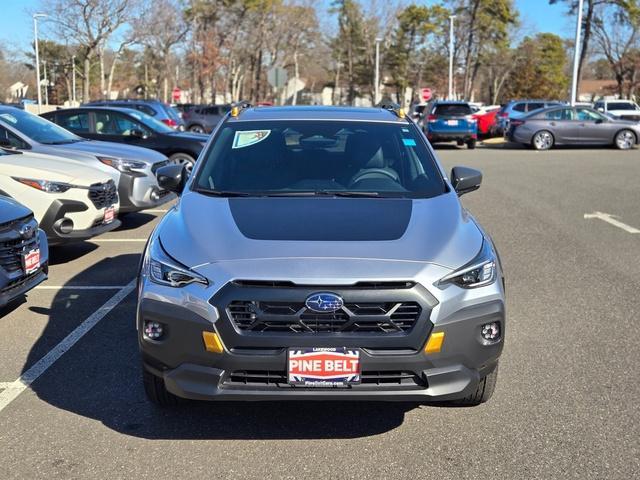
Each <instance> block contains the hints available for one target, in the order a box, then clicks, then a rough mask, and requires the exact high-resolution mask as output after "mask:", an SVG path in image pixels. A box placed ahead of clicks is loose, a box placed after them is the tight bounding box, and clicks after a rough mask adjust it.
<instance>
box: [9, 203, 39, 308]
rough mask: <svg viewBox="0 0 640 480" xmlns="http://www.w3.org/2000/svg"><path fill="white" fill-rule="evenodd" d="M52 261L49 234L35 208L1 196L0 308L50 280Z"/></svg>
mask: <svg viewBox="0 0 640 480" xmlns="http://www.w3.org/2000/svg"><path fill="white" fill-rule="evenodd" d="M48 262H49V249H48V244H47V236H46V235H45V233H44V232H43V231H42V230H40V229H39V228H38V222H37V221H36V220H35V218H34V217H33V213H32V212H31V210H29V209H28V208H27V207H25V206H24V205H21V204H20V203H18V202H16V201H14V200H12V199H11V198H9V197H6V196H4V195H0V308H2V307H4V306H5V305H7V304H8V303H10V302H12V301H13V300H15V299H16V298H18V297H20V296H22V295H24V294H25V293H26V292H28V291H29V290H31V289H32V288H33V287H35V286H36V285H38V284H39V283H41V282H43V281H44V280H46V278H47V272H48ZM0 314H1V313H0Z"/></svg>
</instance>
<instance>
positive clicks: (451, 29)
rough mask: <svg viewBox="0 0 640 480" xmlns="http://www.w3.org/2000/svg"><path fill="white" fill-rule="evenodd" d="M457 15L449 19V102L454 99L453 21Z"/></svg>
mask: <svg viewBox="0 0 640 480" xmlns="http://www.w3.org/2000/svg"><path fill="white" fill-rule="evenodd" d="M455 18H456V16H455V15H451V16H450V17H449V95H448V96H447V98H448V99H449V100H452V99H453V20H454V19H455Z"/></svg>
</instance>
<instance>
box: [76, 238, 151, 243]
mask: <svg viewBox="0 0 640 480" xmlns="http://www.w3.org/2000/svg"><path fill="white" fill-rule="evenodd" d="M88 241H89V242H95V243H109V242H140V243H142V242H146V241H147V239H146V238H91V239H89V240H88Z"/></svg>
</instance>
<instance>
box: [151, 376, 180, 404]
mask: <svg viewBox="0 0 640 480" xmlns="http://www.w3.org/2000/svg"><path fill="white" fill-rule="evenodd" d="M142 383H143V385H144V393H145V394H146V395H147V399H148V400H149V401H150V402H151V403H153V404H154V405H158V406H159V407H174V406H176V405H177V404H178V397H176V396H175V395H174V394H173V393H170V392H169V391H168V390H167V388H166V387H165V386H164V380H163V379H162V378H160V377H156V376H155V375H154V374H153V373H151V372H148V371H147V370H146V369H145V368H144V367H143V368H142Z"/></svg>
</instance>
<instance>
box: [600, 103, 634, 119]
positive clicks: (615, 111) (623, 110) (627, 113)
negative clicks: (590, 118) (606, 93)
mask: <svg viewBox="0 0 640 480" xmlns="http://www.w3.org/2000/svg"><path fill="white" fill-rule="evenodd" d="M593 106H594V108H595V109H596V110H598V111H599V112H602V113H608V114H609V115H613V116H614V117H616V118H619V119H620V120H631V121H633V122H640V107H639V106H638V104H637V103H635V102H632V101H631V100H600V101H598V102H596V103H595V104H594V105H593Z"/></svg>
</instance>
